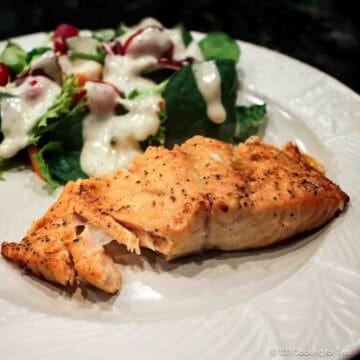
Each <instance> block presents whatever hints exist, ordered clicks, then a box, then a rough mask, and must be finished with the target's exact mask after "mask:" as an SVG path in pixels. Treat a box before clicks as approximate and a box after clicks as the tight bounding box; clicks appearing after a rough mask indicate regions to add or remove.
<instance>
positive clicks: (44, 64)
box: [30, 50, 61, 83]
mask: <svg viewBox="0 0 360 360" xmlns="http://www.w3.org/2000/svg"><path fill="white" fill-rule="evenodd" d="M30 68H31V69H32V70H37V69H40V70H43V71H44V73H45V74H46V75H48V76H50V77H51V78H52V79H54V80H55V81H56V82H57V83H59V82H60V81H61V70H60V66H59V63H58V61H57V57H56V55H55V53H54V51H52V50H49V51H46V52H45V53H44V54H41V55H40V56H39V57H38V58H36V59H35V60H33V61H32V62H31V64H30Z"/></svg>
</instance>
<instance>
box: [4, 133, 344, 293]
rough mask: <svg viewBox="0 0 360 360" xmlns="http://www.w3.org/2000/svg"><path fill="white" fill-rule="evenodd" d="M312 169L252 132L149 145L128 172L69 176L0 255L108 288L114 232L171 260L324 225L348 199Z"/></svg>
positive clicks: (56, 276) (303, 158)
mask: <svg viewBox="0 0 360 360" xmlns="http://www.w3.org/2000/svg"><path fill="white" fill-rule="evenodd" d="M321 171H322V169H321V167H320V165H318V164H317V163H316V161H315V160H314V159H312V158H310V157H309V156H307V155H304V154H302V153H301V152H300V151H299V150H298V148H297V147H296V146H294V145H292V144H288V145H286V146H285V147H284V149H283V150H280V149H278V148H276V147H274V146H271V145H266V144H264V143H263V142H262V141H261V140H260V138H258V137H252V138H250V139H249V140H248V141H247V142H246V143H243V144H240V145H239V146H237V147H236V148H233V147H232V146H231V145H230V144H226V143H223V142H221V141H217V140H213V139H209V138H204V137H201V136H195V137H193V138H192V139H190V140H188V141H186V142H185V143H184V144H183V145H181V146H177V145H176V146H175V147H174V148H173V149H172V150H168V149H165V148H163V147H158V148H155V147H150V148H148V149H147V150H146V152H145V153H144V154H143V155H141V156H139V157H137V158H136V159H135V161H134V162H133V164H132V165H131V166H130V168H129V170H121V171H118V172H116V173H115V174H110V175H107V176H103V177H96V178H91V179H88V180H78V181H77V182H70V183H69V184H68V185H67V186H66V187H65V189H64V191H63V193H62V195H61V196H60V198H59V199H58V200H57V202H56V203H55V204H54V205H53V206H52V207H51V208H50V209H49V210H48V212H47V213H46V214H45V215H44V217H43V218H41V219H40V220H38V221H37V222H35V223H34V224H33V226H32V227H31V228H30V230H29V231H28V232H27V234H26V236H25V238H24V239H23V240H22V241H21V242H20V243H19V244H16V243H6V242H4V243H3V244H2V254H3V255H4V256H5V257H6V258H7V259H8V260H11V261H14V262H17V263H18V264H20V265H22V266H25V267H27V268H28V269H30V270H31V271H32V272H33V273H34V274H36V275H39V276H43V277H45V278H46V279H48V280H50V281H53V282H57V283H60V284H62V285H66V284H69V285H72V284H74V281H75V279H77V280H80V281H84V282H87V283H89V284H91V285H93V286H95V287H98V288H100V289H102V290H104V291H106V292H109V293H113V292H115V291H116V290H117V289H118V288H119V287H120V284H121V276H120V273H119V269H118V267H117V265H115V264H114V263H113V260H112V259H111V257H110V256H109V255H108V254H107V253H106V252H105V251H104V248H103V245H104V244H106V243H107V242H109V241H111V240H113V239H114V240H116V241H117V242H119V243H120V244H124V245H126V247H127V248H128V249H129V250H130V251H133V252H136V253H140V252H141V248H143V247H146V248H149V249H152V250H154V251H156V252H157V253H159V254H162V255H163V256H164V257H165V258H166V259H167V260H171V259H174V258H177V257H180V256H184V255H187V254H191V253H195V252H199V251H203V250H206V249H210V248H217V249H222V250H240V249H249V248H258V247H263V246H267V245H270V244H273V243H275V242H279V241H281V240H284V239H287V238H290V237H292V236H294V235H296V234H299V233H302V232H304V231H309V230H312V229H316V228H318V227H320V226H322V225H324V224H325V223H326V222H328V221H329V220H331V219H332V218H333V217H334V216H335V215H336V214H338V213H339V212H341V211H343V210H344V208H345V206H346V203H347V202H348V200H349V198H348V196H347V195H346V194H345V193H344V192H343V191H342V190H341V189H340V188H339V187H338V186H337V185H335V184H334V183H332V182H331V181H330V180H329V179H327V178H326V177H325V176H324V175H323V174H322V172H321Z"/></svg>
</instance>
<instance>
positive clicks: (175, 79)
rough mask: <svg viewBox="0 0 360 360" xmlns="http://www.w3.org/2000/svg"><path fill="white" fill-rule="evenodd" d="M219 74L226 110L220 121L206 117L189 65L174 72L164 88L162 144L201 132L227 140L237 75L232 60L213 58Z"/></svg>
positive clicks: (233, 118) (231, 130)
mask: <svg viewBox="0 0 360 360" xmlns="http://www.w3.org/2000/svg"><path fill="white" fill-rule="evenodd" d="M215 64H216V66H217V69H218V72H219V74H220V77H221V100H222V104H223V106H224V109H225V111H226V120H225V122H224V123H223V124H221V125H218V124H215V123H213V122H212V121H211V120H210V119H209V118H208V116H207V108H206V103H205V100H204V99H203V97H202V95H201V93H200V91H199V90H198V88H197V85H196V81H195V78H194V74H193V70H192V65H187V66H184V67H183V68H182V69H181V70H179V71H177V72H176V73H174V74H173V75H172V76H171V77H170V79H169V81H168V82H167V85H166V87H165V91H164V99H165V111H166V116H167V120H166V130H167V133H166V144H167V145H168V146H171V145H173V144H174V143H181V142H183V141H184V140H185V139H187V138H189V137H191V136H193V135H196V134H198V135H204V136H209V137H213V138H217V139H220V140H224V141H231V140H232V138H233V134H234V131H235V126H236V114H235V101H236V93H237V88H238V78H237V74H236V69H235V61H233V60H216V61H215Z"/></svg>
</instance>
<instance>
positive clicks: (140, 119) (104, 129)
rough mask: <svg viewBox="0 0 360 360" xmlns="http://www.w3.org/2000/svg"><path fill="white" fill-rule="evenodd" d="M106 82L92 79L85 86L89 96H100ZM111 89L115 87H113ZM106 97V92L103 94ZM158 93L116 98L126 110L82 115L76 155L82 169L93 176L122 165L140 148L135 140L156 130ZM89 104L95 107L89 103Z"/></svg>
mask: <svg viewBox="0 0 360 360" xmlns="http://www.w3.org/2000/svg"><path fill="white" fill-rule="evenodd" d="M106 86H107V87H109V85H106V84H102V83H92V85H91V87H89V88H88V95H87V97H88V102H89V99H90V101H91V99H101V97H102V96H104V87H106ZM114 92H115V91H114ZM105 95H106V96H107V97H108V98H109V97H111V95H110V94H105ZM160 100H161V97H160V96H159V95H146V96H139V97H137V98H135V99H133V100H129V99H121V98H118V102H119V103H120V104H121V105H122V106H123V107H124V108H125V109H126V110H127V111H128V112H127V113H126V114H125V115H115V114H114V113H113V112H112V111H110V112H105V111H103V112H102V113H96V112H94V111H93V112H91V113H90V114H89V115H87V116H86V117H85V119H84V123H83V139H84V145H83V148H82V151H81V156H80V165H81V168H82V169H83V171H85V172H86V173H87V174H88V175H90V176H97V175H102V174H106V173H109V172H112V171H115V170H117V169H119V168H126V167H127V166H128V165H129V164H130V163H131V162H132V160H133V159H134V158H135V157H136V156H137V155H139V154H141V153H142V150H141V148H140V145H139V141H144V140H146V139H147V138H148V137H149V136H151V135H155V134H156V132H157V131H158V128H159V125H160V120H159V116H158V111H159V105H158V104H159V102H160ZM90 108H96V106H95V104H92V105H91V106H90Z"/></svg>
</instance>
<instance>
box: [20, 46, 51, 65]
mask: <svg viewBox="0 0 360 360" xmlns="http://www.w3.org/2000/svg"><path fill="white" fill-rule="evenodd" d="M49 50H51V48H49V47H46V46H41V47H37V48H34V49H32V50H31V51H29V52H28V53H27V54H26V62H27V63H28V64H30V63H31V62H32V61H33V60H35V59H37V58H38V57H40V56H41V55H42V54H44V53H46V52H47V51H49Z"/></svg>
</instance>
